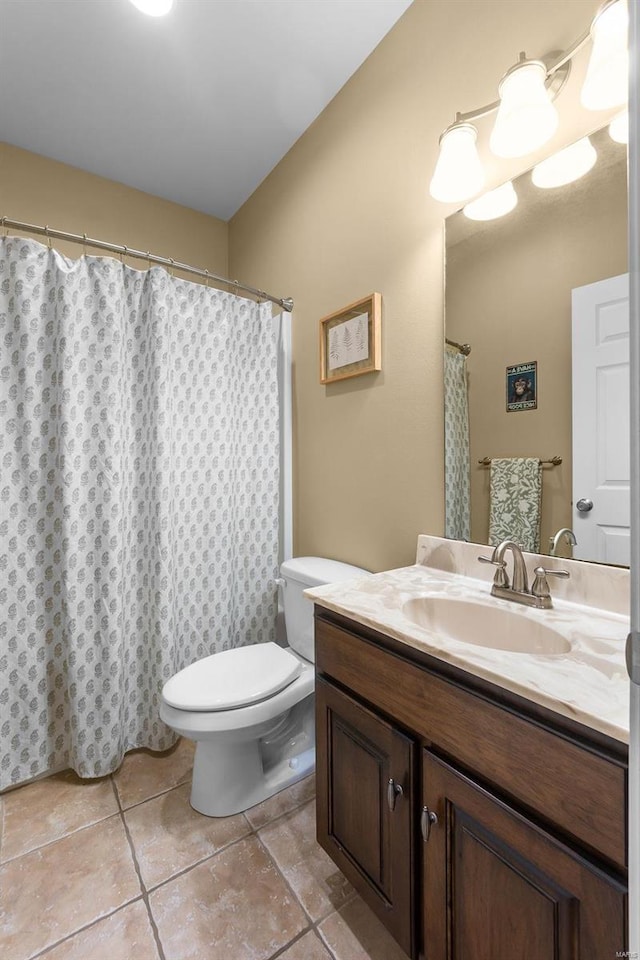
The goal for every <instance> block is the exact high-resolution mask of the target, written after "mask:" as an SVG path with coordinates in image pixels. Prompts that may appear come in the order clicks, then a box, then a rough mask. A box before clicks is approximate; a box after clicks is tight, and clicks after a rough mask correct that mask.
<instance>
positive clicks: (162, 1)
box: [129, 0, 173, 17]
mask: <svg viewBox="0 0 640 960" xmlns="http://www.w3.org/2000/svg"><path fill="white" fill-rule="evenodd" d="M129 2H130V3H132V4H133V5H134V7H137V8H138V10H141V11H142V13H146V14H147V15H148V16H150V17H164V16H165V14H167V13H169V10H171V7H172V6H173V0H129Z"/></svg>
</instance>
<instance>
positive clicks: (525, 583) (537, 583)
mask: <svg viewBox="0 0 640 960" xmlns="http://www.w3.org/2000/svg"><path fill="white" fill-rule="evenodd" d="M508 550H510V551H511V553H512V554H513V583H510V582H509V577H508V575H507V561H506V560H505V559H504V556H505V553H506V552H507V551H508ZM478 560H480V562H481V563H491V564H493V566H494V567H497V569H496V572H495V576H494V578H493V586H492V587H491V596H493V597H500V599H502V600H512V601H513V602H514V603H523V604H525V605H526V606H528V607H538V608H539V609H541V610H549V609H550V608H551V607H552V606H553V604H552V602H551V592H550V590H549V584H548V582H547V577H564V578H566V577H568V576H569V573H568V571H567V570H547V569H546V568H545V567H536V568H535V570H534V573H535V580H534V581H533V586H532V588H531V590H529V579H528V577H527V567H526V564H525V562H524V557H523V556H522V550H521V548H520V547H519V546H518V544H517V543H514V542H513V540H503V541H502V543H499V544H498V546H497V547H494V550H493V553H492V554H491V556H490V557H478Z"/></svg>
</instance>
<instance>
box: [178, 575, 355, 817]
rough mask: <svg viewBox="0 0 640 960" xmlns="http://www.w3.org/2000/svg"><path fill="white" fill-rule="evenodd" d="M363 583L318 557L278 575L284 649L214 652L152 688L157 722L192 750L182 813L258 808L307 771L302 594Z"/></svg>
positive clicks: (307, 625) (307, 646)
mask: <svg viewBox="0 0 640 960" xmlns="http://www.w3.org/2000/svg"><path fill="white" fill-rule="evenodd" d="M366 575H368V573H367V571H366V570H363V569H362V568H360V567H354V566H352V565H351V564H347V563H340V562H338V561H336V560H325V559H323V558H321V557H297V558H295V559H293V560H287V561H285V562H284V563H283V564H282V565H281V567H280V580H279V585H280V586H281V588H282V597H283V606H284V616H285V625H286V629H287V641H288V644H289V646H288V647H280V646H279V645H278V644H276V643H258V644H252V645H249V646H245V647H237V648H235V649H233V650H224V651H222V652H221V653H214V654H213V655H212V656H210V657H205V658H204V659H202V660H198V661H196V662H195V663H192V664H191V665H190V666H188V667H185V669H184V670H180V671H179V673H177V674H175V676H173V677H172V678H171V679H170V680H168V681H167V683H165V685H164V687H163V689H162V701H161V705H160V717H161V718H162V720H164V722H165V723H166V724H167V725H168V726H170V727H171V728H172V729H173V730H175V731H176V732H177V733H179V734H181V736H183V737H187V738H188V739H190V740H195V742H196V752H195V757H194V763H193V781H192V785H191V806H192V807H193V808H194V809H195V810H198V811H199V812H200V813H204V814H205V815H206V816H209V817H226V816H230V815H231V814H234V813H239V812H240V811H242V810H247V809H248V808H249V807H252V806H254V805H255V804H256V803H260V802H261V801H262V800H266V798H267V797H271V796H273V794H275V793H278V792H279V791H280V790H283V789H284V788H285V787H288V786H290V785H291V784H292V783H295V782H296V781H297V780H300V779H302V777H305V776H307V774H309V773H311V772H312V770H313V768H314V765H315V725H314V698H313V689H314V677H315V668H314V661H315V652H314V639H313V604H312V603H311V602H310V601H309V600H307V599H305V597H304V596H303V591H304V590H306V589H307V588H308V587H312V586H320V585H321V584H327V583H335V582H337V581H341V580H350V579H352V578H356V577H361V576H366Z"/></svg>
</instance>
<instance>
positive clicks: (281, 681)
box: [162, 643, 302, 710]
mask: <svg viewBox="0 0 640 960" xmlns="http://www.w3.org/2000/svg"><path fill="white" fill-rule="evenodd" d="M301 670H302V663H301V662H300V660H298V658H297V657H294V656H293V654H292V653H289V651H288V650H285V649H283V648H282V647H279V646H278V645H277V643H254V644H252V645H251V646H248V647H236V648H235V649H233V650H223V651H222V652H221V653H214V654H213V655H212V656H211V657H204V659H202V660H197V661H196V662H195V663H192V664H191V666H190V667H185V668H184V670H180V672H179V673H176V675H175V676H174V677H172V678H171V679H170V680H168V681H167V683H165V685H164V687H163V690H162V696H163V697H164V699H165V701H166V703H168V704H169V705H170V706H172V707H175V708H176V709H177V710H230V709H232V708H233V707H244V706H247V705H248V704H250V703H257V702H258V701H259V700H266V698H267V697H270V696H273V694H275V693H278V692H279V691H280V690H283V689H284V688H285V687H286V686H288V685H289V684H290V683H292V681H293V680H295V679H296V677H297V676H299V674H300V672H301Z"/></svg>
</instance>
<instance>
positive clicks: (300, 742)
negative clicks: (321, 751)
mask: <svg viewBox="0 0 640 960" xmlns="http://www.w3.org/2000/svg"><path fill="white" fill-rule="evenodd" d="M247 734H248V735H247ZM314 767H315V726H314V714H313V697H309V698H306V699H305V700H304V701H302V702H301V703H299V704H296V706H295V707H294V708H293V709H292V710H291V711H289V712H288V713H287V714H286V715H285V716H284V717H283V718H282V721H281V723H280V724H276V725H275V726H274V725H271V726H270V727H269V728H268V729H267V730H265V732H264V735H263V736H262V737H259V736H256V733H255V730H254V731H253V735H252V732H250V731H245V736H244V737H242V738H239V737H238V735H237V733H236V734H235V735H233V736H228V737H227V736H224V735H223V736H220V735H218V736H216V737H214V738H211V739H203V740H197V741H196V752H195V757H194V761H193V781H192V784H191V806H192V807H193V809H194V810H197V811H198V813H203V814H204V815H205V816H207V817H229V816H231V815H232V814H234V813H241V812H242V811H243V810H248V809H249V807H254V806H255V805H256V804H257V803H261V802H262V801H263V800H266V799H267V798H268V797H272V796H273V795H274V794H276V793H279V792H280V791H281V790H284V789H285V788H286V787H290V786H291V785H292V784H294V783H297V781H298V780H302V779H303V777H306V776H308V775H309V774H310V773H312V772H313V770H314Z"/></svg>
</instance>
